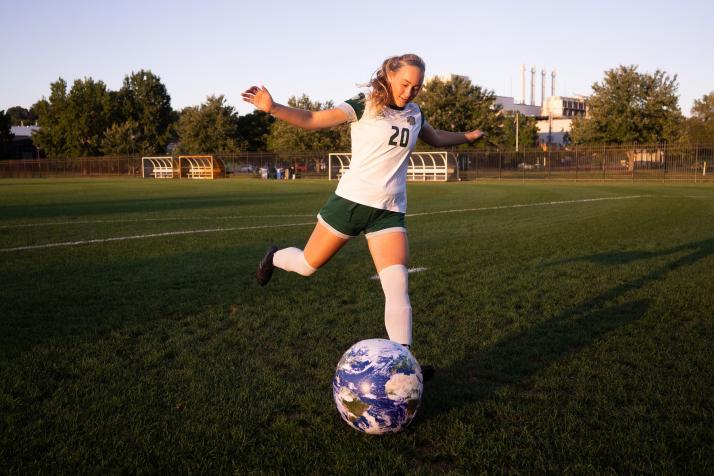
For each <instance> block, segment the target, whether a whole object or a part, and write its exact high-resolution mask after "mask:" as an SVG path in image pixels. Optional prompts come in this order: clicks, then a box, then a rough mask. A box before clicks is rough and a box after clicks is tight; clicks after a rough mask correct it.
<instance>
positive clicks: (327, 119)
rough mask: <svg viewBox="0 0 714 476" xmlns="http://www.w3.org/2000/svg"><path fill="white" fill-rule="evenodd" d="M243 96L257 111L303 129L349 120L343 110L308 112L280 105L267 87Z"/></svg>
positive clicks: (332, 124) (254, 89)
mask: <svg viewBox="0 0 714 476" xmlns="http://www.w3.org/2000/svg"><path fill="white" fill-rule="evenodd" d="M241 96H243V100H244V101H245V102H248V103H251V104H252V105H254V106H255V107H256V108H257V109H260V110H261V111H263V112H267V113H268V114H271V115H272V116H273V117H275V118H277V119H280V120H281V121H285V122H287V123H288V124H292V125H293V126H296V127H299V128H301V129H307V130H311V129H324V128H327V127H334V126H337V125H340V124H342V123H344V122H347V121H348V120H349V118H348V117H347V113H346V112H344V111H342V110H341V109H325V110H323V111H308V110H306V109H298V108H295V107H290V106H283V105H282V104H278V103H276V102H274V101H273V97H272V96H271V95H270V93H269V92H268V90H267V89H266V88H265V86H260V87H258V86H253V87H251V88H250V89H247V90H246V91H244V92H243V93H242V94H241Z"/></svg>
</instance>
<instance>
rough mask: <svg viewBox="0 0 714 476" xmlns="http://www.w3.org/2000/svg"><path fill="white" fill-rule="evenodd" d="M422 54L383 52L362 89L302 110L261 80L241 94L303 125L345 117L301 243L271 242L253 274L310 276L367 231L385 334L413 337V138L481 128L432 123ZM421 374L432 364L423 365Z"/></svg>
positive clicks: (473, 134) (406, 341)
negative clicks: (340, 158)
mask: <svg viewBox="0 0 714 476" xmlns="http://www.w3.org/2000/svg"><path fill="white" fill-rule="evenodd" d="M425 69H426V67H425V64H424V61H422V59H421V58H420V57H419V56H417V55H414V54H406V55H402V56H393V57H391V58H387V59H386V60H384V62H383V63H382V66H381V67H380V68H379V69H378V70H377V71H376V72H375V73H374V75H373V77H372V79H371V81H370V83H369V85H368V86H369V91H368V93H367V95H365V94H358V95H357V96H355V97H353V98H352V99H349V100H347V101H345V102H343V103H341V104H339V105H337V107H335V108H333V109H327V110H322V111H307V110H304V109H297V108H294V107H289V106H284V105H282V104H278V103H276V102H274V101H273V98H272V96H271V95H270V93H269V92H268V90H267V89H266V88H265V86H261V87H258V86H253V87H251V88H250V89H248V90H246V91H245V92H244V93H243V94H242V96H243V99H244V100H245V101H246V102H249V103H251V104H253V105H254V106H255V107H256V108H257V109H260V110H261V111H264V112H267V113H270V114H272V115H273V116H274V117H275V118H277V119H279V120H282V121H285V122H287V123H289V124H292V125H294V126H296V127H300V128H302V129H322V128H328V127H335V126H337V125H339V124H343V123H345V122H349V123H351V132H352V161H351V163H350V168H349V170H348V171H347V172H346V173H345V174H344V175H343V176H342V177H341V178H340V181H339V183H338V185H337V189H336V190H335V193H334V194H333V195H332V196H331V197H330V198H329V199H328V200H327V203H325V205H324V206H323V207H322V209H320V212H319V213H318V215H317V224H316V225H315V229H314V230H313V232H312V235H311V236H310V239H309V240H308V242H307V244H306V245H305V249H304V251H303V250H301V249H298V248H283V249H281V250H278V247H277V246H275V245H272V246H270V248H268V251H267V252H266V254H265V256H264V257H263V259H262V260H261V261H260V264H259V265H258V270H257V272H256V278H257V280H258V283H259V284H260V285H261V286H265V285H266V284H267V283H268V281H270V278H271V277H272V274H273V269H274V268H275V267H277V268H280V269H283V270H285V271H293V272H296V273H298V274H301V275H303V276H310V275H311V274H313V273H314V272H315V271H316V270H317V269H319V268H320V267H322V266H323V265H324V264H325V263H327V262H328V261H329V260H330V258H332V257H333V256H334V255H335V253H337V251H339V250H340V248H342V247H343V246H344V245H345V243H347V241H349V239H350V238H353V237H355V236H358V235H359V234H360V233H363V232H364V233H365V236H366V238H367V243H368V246H369V251H370V254H371V255H372V260H373V261H374V265H375V267H376V269H377V273H378V274H379V279H380V281H381V283H382V290H383V291H384V296H385V307H384V323H385V327H386V329H387V334H388V336H389V339H390V340H393V341H396V342H398V343H400V344H402V345H405V346H407V347H410V346H411V344H412V307H411V303H410V300H409V293H408V270H407V265H408V262H409V245H408V241H407V229H406V226H405V222H404V216H405V214H406V211H407V194H406V179H407V168H408V166H409V156H410V154H411V152H412V150H414V146H415V145H416V142H417V138H421V139H422V140H423V141H424V142H426V143H427V144H429V145H431V146H434V147H448V146H455V145H459V144H464V143H467V142H468V143H471V142H474V141H475V140H477V139H479V138H480V137H482V136H483V133H482V132H481V131H480V130H472V131H469V132H447V131H441V130H436V129H434V128H433V127H431V126H430V125H429V123H428V122H427V121H426V119H425V117H424V115H423V114H422V111H421V109H420V108H419V106H417V105H416V104H415V103H413V102H412V101H413V100H414V98H415V97H416V96H417V94H419V91H420V90H421V88H422V85H423V83H424V71H425ZM423 370H424V379H425V380H428V379H429V378H430V376H431V374H433V368H431V367H428V366H427V367H424V368H423Z"/></svg>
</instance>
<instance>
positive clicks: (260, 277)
mask: <svg viewBox="0 0 714 476" xmlns="http://www.w3.org/2000/svg"><path fill="white" fill-rule="evenodd" d="M276 251H278V247H277V246H275V245H271V246H270V248H268V251H266V252H265V256H263V259H262V260H260V263H258V269H257V271H256V272H255V279H256V280H257V281H258V284H260V285H261V286H265V285H266V284H268V281H270V278H272V277H273V270H274V269H275V266H274V265H273V255H274V254H275V252H276Z"/></svg>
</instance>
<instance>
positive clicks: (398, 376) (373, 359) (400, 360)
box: [332, 339, 423, 434]
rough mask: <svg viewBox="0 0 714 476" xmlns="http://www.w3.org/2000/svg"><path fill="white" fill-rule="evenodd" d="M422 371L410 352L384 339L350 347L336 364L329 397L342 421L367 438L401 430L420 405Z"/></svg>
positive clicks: (363, 342) (369, 340)
mask: <svg viewBox="0 0 714 476" xmlns="http://www.w3.org/2000/svg"><path fill="white" fill-rule="evenodd" d="M422 390H423V378H422V374H421V367H419V363H418V362H417V361H416V359H415V358H414V356H413V355H412V353H411V352H409V349H407V348H406V347H404V346H403V345H401V344H398V343H396V342H393V341H391V340H386V339H367V340H363V341H360V342H357V343H356V344H355V345H353V346H352V347H350V348H349V349H348V350H347V352H345V354H344V355H343V356H342V359H340V362H339V363H338V364H337V370H336V371H335V378H334V380H333V381H332V394H333V396H334V398H335V404H336V405H337V410H339V412H340V415H342V419H343V420H345V421H346V422H347V423H348V424H349V425H350V426H352V427H353V428H355V429H357V430H359V431H362V432H365V433H370V434H382V433H390V432H398V431H401V430H403V429H404V428H405V427H406V426H407V425H408V424H409V423H410V422H411V421H412V419H413V418H414V416H415V415H416V412H417V409H418V408H419V402H420V401H421V395H422Z"/></svg>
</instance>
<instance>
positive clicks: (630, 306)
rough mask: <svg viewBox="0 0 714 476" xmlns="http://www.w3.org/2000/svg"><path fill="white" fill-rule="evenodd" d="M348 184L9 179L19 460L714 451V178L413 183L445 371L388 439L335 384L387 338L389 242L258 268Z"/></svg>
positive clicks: (459, 461) (143, 468)
mask: <svg viewBox="0 0 714 476" xmlns="http://www.w3.org/2000/svg"><path fill="white" fill-rule="evenodd" d="M334 186H335V184H334V182H333V183H329V182H326V181H291V182H282V183H275V182H271V183H268V182H264V181H258V180H255V181H253V180H223V181H213V182H191V181H152V180H145V181H142V180H136V179H132V180H130V179H127V180H114V179H112V180H109V179H96V180H34V181H32V180H3V181H0V249H2V251H0V263H1V264H0V289H1V290H2V291H1V293H2V299H0V375H1V376H2V379H1V380H0V472H1V473H7V474H34V473H70V474H72V473H157V472H158V473H169V474H177V473H208V474H216V473H236V474H249V473H286V474H303V473H311V474H315V473H320V474H333V473H338V474H357V473H359V474H365V473H426V474H429V473H440V472H450V471H454V472H458V473H481V472H483V473H489V474H492V473H506V472H507V473H527V474H530V473H537V474H542V473H575V474H603V473H611V472H612V473H625V474H628V473H658V474H662V473H673V474H712V472H714V457H713V456H712V455H713V454H714V417H713V415H712V412H714V378H712V375H714V358H713V357H712V349H713V348H714V323H712V316H713V315H714V298H713V297H712V294H714V187H712V185H711V184H709V185H701V184H699V185H695V184H690V185H677V184H632V183H623V184H572V183H569V184H568V183H520V182H513V183H475V182H462V183H452V184H413V185H410V186H409V207H410V208H409V209H410V213H414V214H415V216H412V217H408V218H407V226H408V228H409V234H410V235H409V236H410V245H411V254H412V257H411V266H414V267H424V268H427V270H426V271H424V272H422V273H418V274H413V275H411V279H410V292H411V298H412V305H413V308H414V317H415V323H414V334H415V341H414V353H415V355H416V356H417V358H418V359H419V360H420V361H421V362H422V363H430V364H433V365H435V366H436V367H437V369H438V370H437V375H436V377H435V379H434V380H433V381H432V382H430V383H428V384H427V385H426V387H425V394H424V398H423V401H422V405H421V408H420V410H419V412H418V415H417V417H416V419H415V421H414V423H413V424H412V426H410V427H409V428H408V429H407V430H406V431H405V432H403V433H401V434H397V435H390V436H385V437H373V436H366V435H362V434H359V433H357V432H356V431H354V430H352V429H351V428H349V427H348V426H347V425H345V424H344V423H343V422H342V421H341V420H340V417H339V415H338V413H337V410H336V409H335V407H334V405H333V403H332V392H331V381H332V376H333V372H334V367H335V365H336V363H337V361H338V360H339V358H340V357H341V355H342V353H343V352H344V351H345V350H346V349H347V348H348V347H349V346H350V345H352V344H353V343H354V342H356V341H358V340H361V339H365V338H373V337H385V333H384V328H383V315H382V307H383V301H382V293H381V288H380V286H379V283H378V282H377V281H374V280H370V279H369V278H370V277H371V276H372V275H373V274H374V269H373V267H372V264H371V261H370V258H369V254H368V252H367V248H366V243H365V240H364V239H363V238H359V239H356V240H354V242H352V243H350V244H348V245H347V246H346V247H345V248H344V249H343V250H342V251H341V252H340V253H339V254H338V255H337V256H336V257H335V258H334V259H333V260H332V261H331V262H330V263H329V264H328V265H327V266H326V267H324V268H323V269H322V270H320V271H319V272H318V273H316V274H315V275H314V276H312V277H311V278H309V279H306V278H302V277H300V276H297V275H288V274H286V273H283V272H276V273H277V274H276V275H275V276H274V278H273V281H272V282H271V283H270V284H269V286H268V287H267V288H266V289H261V288H259V287H258V286H257V285H256V284H255V282H254V277H253V273H254V269H255V265H256V263H257V261H258V260H259V259H260V257H261V256H262V254H263V252H264V250H265V248H266V247H267V245H269V244H270V243H274V242H275V243H278V244H280V245H286V246H287V245H290V246H302V245H303V244H304V242H305V240H306V238H307V236H308V234H309V232H310V230H311V227H312V225H311V224H312V223H314V221H315V219H314V214H315V213H316V211H317V210H318V209H319V207H320V206H321V205H322V203H323V202H324V201H325V200H326V198H327V197H328V196H329V194H330V193H331V191H332V189H333V188H334ZM617 197H631V198H624V199H617V200H592V201H585V200H589V199H602V198H617ZM517 205H530V206H517ZM454 209H479V210H471V211H462V212H450V213H433V212H439V211H447V210H454ZM427 212H428V213H430V214H424V215H418V214H419V213H427ZM275 225H291V226H284V227H275ZM259 226H265V227H264V228H256V227H259ZM251 227H252V228H251ZM216 229H221V230H219V231H215V230H216ZM191 230H209V231H206V232H203V233H193V234H183V235H170V236H159V237H153V238H136V239H130V240H122V241H111V242H98V243H93V244H78V245H71V246H70V245H61V246H56V247H51V248H34V249H26V250H16V248H19V247H27V246H41V245H46V244H50V243H55V244H57V243H60V244H61V243H68V242H77V241H86V240H93V239H107V238H116V237H132V236H133V237H137V236H142V235H147V234H157V233H167V232H176V231H191ZM211 230H212V231H211Z"/></svg>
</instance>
